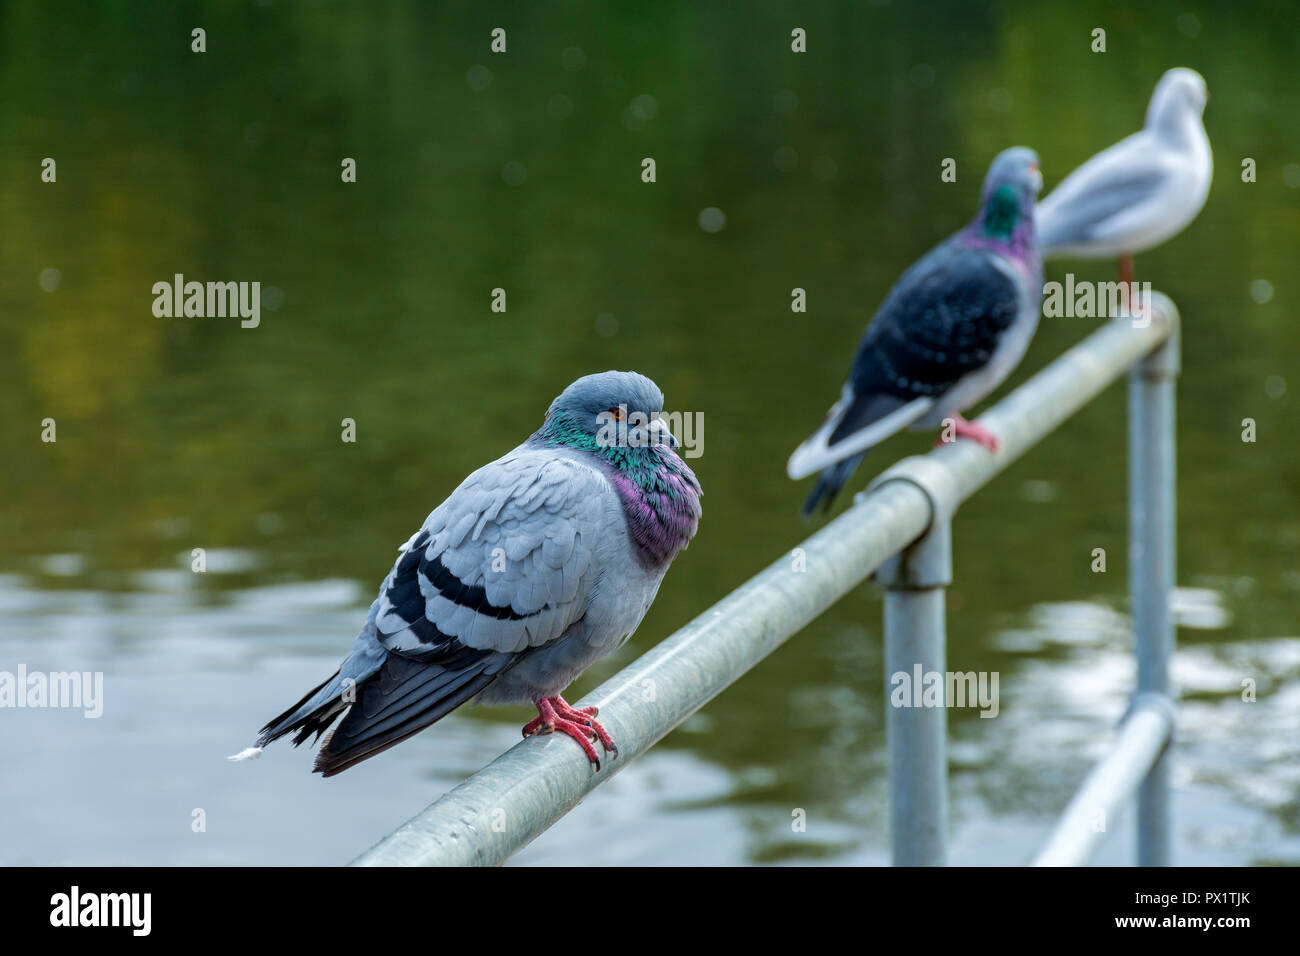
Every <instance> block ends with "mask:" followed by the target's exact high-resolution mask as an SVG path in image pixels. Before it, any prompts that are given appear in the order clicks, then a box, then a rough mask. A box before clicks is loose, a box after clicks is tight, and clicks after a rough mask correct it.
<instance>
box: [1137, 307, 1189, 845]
mask: <svg viewBox="0 0 1300 956" xmlns="http://www.w3.org/2000/svg"><path fill="white" fill-rule="evenodd" d="M1172 320H1173V323H1174V324H1173V330H1172V331H1171V333H1170V335H1169V338H1168V339H1166V340H1165V342H1164V344H1163V345H1161V346H1160V347H1159V348H1158V349H1156V350H1155V351H1154V352H1152V353H1151V354H1150V355H1148V356H1147V357H1146V358H1145V359H1143V360H1142V361H1140V362H1137V363H1136V364H1134V366H1133V368H1132V369H1131V370H1130V371H1129V389H1128V394H1129V430H1128V454H1129V593H1130V595H1131V600H1132V605H1133V631H1134V653H1135V654H1136V655H1137V671H1138V687H1137V693H1138V694H1159V695H1161V696H1163V697H1165V698H1166V699H1169V698H1170V697H1171V696H1172V695H1171V688H1170V683H1169V662H1170V659H1171V658H1172V656H1173V652H1174V639H1175V636H1174V621H1173V613H1172V609H1171V606H1170V605H1171V600H1172V598H1173V590H1174V581H1175V574H1174V535H1175V527H1176V525H1175V482H1174V479H1175V456H1174V412H1175V408H1174V383H1175V380H1176V378H1177V376H1178V371H1179V342H1178V323H1177V317H1176V315H1175V316H1174V317H1173V319H1172ZM1169 804H1170V792H1169V748H1166V750H1165V752H1164V753H1163V754H1162V755H1161V757H1160V759H1159V760H1157V761H1156V763H1155V765H1154V766H1153V767H1152V768H1151V772H1150V773H1149V774H1147V777H1146V779H1145V780H1144V781H1143V783H1142V787H1141V789H1140V790H1139V791H1138V808H1137V814H1138V815H1137V844H1138V845H1137V858H1138V865H1139V866H1169V865H1170V864H1171V862H1172V861H1171V857H1170V848H1171V844H1172V831H1173V825H1172V817H1171V814H1170V806H1169Z"/></svg>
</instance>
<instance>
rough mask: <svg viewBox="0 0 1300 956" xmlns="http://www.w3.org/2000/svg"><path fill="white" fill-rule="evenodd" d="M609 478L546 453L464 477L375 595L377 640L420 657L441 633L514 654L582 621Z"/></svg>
mask: <svg viewBox="0 0 1300 956" xmlns="http://www.w3.org/2000/svg"><path fill="white" fill-rule="evenodd" d="M612 494H613V491H612V489H611V488H610V486H609V484H608V482H607V481H606V479H605V478H604V476H603V475H601V474H600V473H599V472H597V471H595V470H594V469H592V468H591V467H589V466H587V465H584V464H581V463H579V462H576V461H573V460H572V459H569V458H564V457H556V456H554V455H553V454H552V453H550V452H547V451H545V450H527V451H523V452H516V453H513V454H512V455H510V456H507V457H506V458H503V459H501V460H499V461H496V462H493V463H492V464H490V465H487V466H486V467H484V468H481V469H480V470H479V471H477V472H475V473H474V474H472V475H470V477H469V478H467V479H466V480H465V482H464V483H463V484H462V485H461V486H460V487H459V488H457V489H456V491H455V492H453V493H452V495H451V497H449V498H448V499H447V500H446V502H444V503H443V504H442V505H441V506H439V507H438V508H437V509H436V510H435V511H434V512H433V513H432V514H431V515H429V518H428V520H426V522H425V524H424V527H423V529H421V531H420V533H419V534H417V535H416V536H415V537H414V538H413V539H412V540H411V542H410V544H409V547H408V549H407V551H406V552H405V553H404V554H403V555H402V557H401V558H399V559H398V562H397V565H396V566H395V567H394V568H393V571H392V573H391V574H390V575H389V578H388V580H387V581H385V582H384V588H383V589H382V591H381V594H380V603H379V607H378V612H377V614H376V616H375V625H376V629H377V630H378V632H379V640H380V642H381V643H383V644H384V646H386V647H387V648H389V649H390V650H394V651H398V652H399V653H403V654H408V655H409V654H413V655H419V654H421V653H423V652H424V651H425V650H427V649H428V647H429V646H430V645H431V644H435V645H436V644H440V643H442V642H443V640H445V638H447V637H453V638H456V639H457V640H458V641H459V643H461V644H462V645H464V646H466V647H471V648H476V649H481V650H489V651H498V652H502V653H517V652H519V651H523V650H525V649H527V648H529V647H538V646H540V645H542V644H546V643H548V642H549V641H552V640H555V639H556V638H558V637H559V636H560V635H562V634H563V633H564V632H565V631H566V630H567V629H568V628H569V626H570V625H572V624H573V623H574V622H575V621H577V620H578V619H579V618H581V617H582V615H583V613H584V611H585V609H586V598H587V590H588V589H589V587H590V585H591V581H592V580H593V578H594V576H595V574H596V571H597V569H596V568H595V566H594V563H593V551H594V547H595V543H596V540H597V538H598V536H599V534H600V532H601V530H602V524H603V522H604V521H605V520H606V518H607V514H608V507H607V505H608V501H609V496H610V495H612Z"/></svg>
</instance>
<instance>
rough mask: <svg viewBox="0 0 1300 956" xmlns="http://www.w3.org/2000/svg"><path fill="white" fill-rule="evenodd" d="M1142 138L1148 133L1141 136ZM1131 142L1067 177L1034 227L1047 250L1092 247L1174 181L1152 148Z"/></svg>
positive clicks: (1046, 202) (1038, 214) (1045, 202)
mask: <svg viewBox="0 0 1300 956" xmlns="http://www.w3.org/2000/svg"><path fill="white" fill-rule="evenodd" d="M1138 135H1139V136H1141V135H1143V134H1138ZM1142 142H1143V141H1137V142H1133V141H1128V140H1126V141H1125V142H1122V143H1119V144H1117V145H1116V146H1115V147H1112V149H1113V150H1115V151H1116V153H1118V152H1119V151H1120V150H1121V149H1122V150H1123V151H1124V155H1123V161H1122V162H1121V161H1120V157H1119V156H1118V155H1114V156H1112V155H1108V154H1111V151H1110V150H1107V151H1106V152H1104V153H1100V154H1098V155H1097V156H1095V157H1093V158H1092V159H1091V160H1089V161H1088V162H1087V163H1085V164H1084V165H1083V166H1080V167H1079V168H1078V169H1076V170H1075V171H1074V172H1073V173H1071V174H1070V175H1069V176H1067V177H1066V178H1065V180H1063V181H1062V182H1061V184H1060V185H1058V186H1057V187H1056V189H1055V190H1053V191H1052V193H1051V194H1049V195H1048V196H1047V197H1046V198H1045V199H1044V200H1043V201H1042V202H1041V203H1039V204H1038V208H1037V211H1036V214H1035V224H1034V228H1035V230H1036V232H1037V234H1038V241H1039V244H1040V245H1041V246H1042V247H1043V248H1044V249H1052V248H1055V247H1057V246H1068V245H1072V244H1074V243H1080V242H1087V241H1089V240H1091V239H1094V238H1096V237H1097V232H1098V229H1099V228H1100V227H1102V226H1103V225H1104V224H1105V223H1106V222H1107V221H1108V220H1110V219H1111V218H1112V217H1114V216H1117V215H1119V214H1120V213H1123V212H1125V211H1128V210H1131V209H1133V208H1134V207H1136V206H1139V205H1141V204H1142V203H1144V202H1146V201H1147V200H1149V199H1150V198H1151V197H1152V196H1153V195H1156V194H1157V193H1159V192H1160V189H1161V187H1163V186H1165V185H1167V184H1168V183H1169V182H1170V177H1169V170H1168V168H1167V167H1166V164H1165V163H1164V162H1163V161H1162V160H1161V155H1160V154H1159V152H1158V151H1157V150H1156V149H1155V148H1154V146H1152V147H1151V148H1150V149H1149V150H1146V149H1143V148H1142Z"/></svg>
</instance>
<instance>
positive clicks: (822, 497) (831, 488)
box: [799, 452, 866, 518]
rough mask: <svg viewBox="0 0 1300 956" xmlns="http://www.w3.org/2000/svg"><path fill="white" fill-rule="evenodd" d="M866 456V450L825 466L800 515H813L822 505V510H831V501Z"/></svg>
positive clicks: (807, 516)
mask: <svg viewBox="0 0 1300 956" xmlns="http://www.w3.org/2000/svg"><path fill="white" fill-rule="evenodd" d="M865 457H866V453H865V452H864V453H863V454H861V455H854V456H853V457H852V458H845V459H844V460H843V461H837V462H836V463H835V464H833V465H831V466H829V467H827V468H823V469H822V471H821V473H820V474H819V475H818V476H817V482H816V484H814V485H813V489H812V492H811V493H809V495H808V500H806V501H805V502H804V503H803V511H801V512H800V513H799V514H800V517H803V518H810V517H812V515H813V513H814V512H816V511H817V508H818V506H820V507H821V509H822V511H829V510H830V507H831V502H833V501H834V500H835V496H836V495H837V494H838V493H839V490H840V489H841V488H843V487H844V483H845V482H846V481H848V480H849V478H850V477H851V476H852V475H853V472H854V471H856V470H857V467H858V465H860V464H861V463H862V459H863V458H865Z"/></svg>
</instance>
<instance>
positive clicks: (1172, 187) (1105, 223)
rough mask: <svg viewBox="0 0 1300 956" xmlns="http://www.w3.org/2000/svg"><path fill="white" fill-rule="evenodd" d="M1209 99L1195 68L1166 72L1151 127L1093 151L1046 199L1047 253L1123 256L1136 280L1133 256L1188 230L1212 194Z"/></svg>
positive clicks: (1040, 214)
mask: <svg viewBox="0 0 1300 956" xmlns="http://www.w3.org/2000/svg"><path fill="white" fill-rule="evenodd" d="M1208 98H1209V93H1208V91H1207V90H1206V86H1205V80H1204V79H1202V78H1201V75H1200V74H1199V73H1197V72H1196V71H1195V70H1189V69H1186V68H1185V67H1177V68H1175V69H1172V70H1169V71H1168V72H1167V73H1165V75H1164V76H1162V77H1161V78H1160V82H1159V83H1157V84H1156V89H1155V92H1154V93H1153V94H1152V95H1151V104H1150V105H1149V106H1148V107H1147V117H1146V125H1145V126H1143V128H1142V129H1141V130H1140V131H1139V132H1137V133H1134V134H1133V135H1132V136H1129V137H1127V138H1125V139H1122V140H1120V141H1119V142H1118V143H1116V144H1115V145H1114V146H1111V147H1110V148H1109V149H1106V150H1103V151H1102V152H1100V153H1098V154H1097V155H1096V156H1093V157H1092V158H1091V159H1089V160H1088V161H1087V162H1086V163H1084V164H1083V165H1082V166H1080V167H1079V168H1078V169H1076V170H1075V171H1074V172H1072V173H1070V175H1068V176H1066V177H1065V179H1063V180H1062V181H1061V183H1060V185H1058V186H1057V187H1056V188H1055V189H1053V190H1052V192H1051V193H1050V194H1049V195H1048V196H1047V197H1046V198H1045V199H1044V200H1043V201H1042V202H1041V203H1039V204H1038V209H1037V213H1036V216H1037V221H1038V222H1037V229H1038V239H1039V244H1040V246H1041V248H1042V251H1043V257H1044V258H1046V259H1056V258H1062V257H1071V258H1073V257H1078V258H1082V259H1110V258H1118V259H1119V260H1120V278H1121V279H1122V280H1123V281H1124V282H1131V281H1133V256H1134V255H1136V254H1137V253H1139V252H1145V251H1146V250H1148V249H1151V248H1154V247H1155V246H1158V245H1160V244H1161V243H1162V242H1164V241H1165V240H1166V239H1169V238H1170V237H1172V236H1174V235H1177V234H1178V233H1179V232H1182V230H1183V229H1184V228H1186V226H1187V224H1188V223H1190V222H1191V221H1192V220H1193V219H1195V218H1196V215H1197V214H1198V213H1199V212H1200V211H1201V208H1202V207H1203V206H1204V205H1205V199H1206V197H1207V196H1208V195H1209V193H1210V180H1211V179H1212V178H1213V175H1214V163H1213V158H1212V156H1211V154H1210V140H1209V137H1207V136H1206V135H1205V124H1204V122H1202V118H1201V117H1202V114H1203V113H1204V112H1205V103H1206V100H1207V99H1208Z"/></svg>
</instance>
